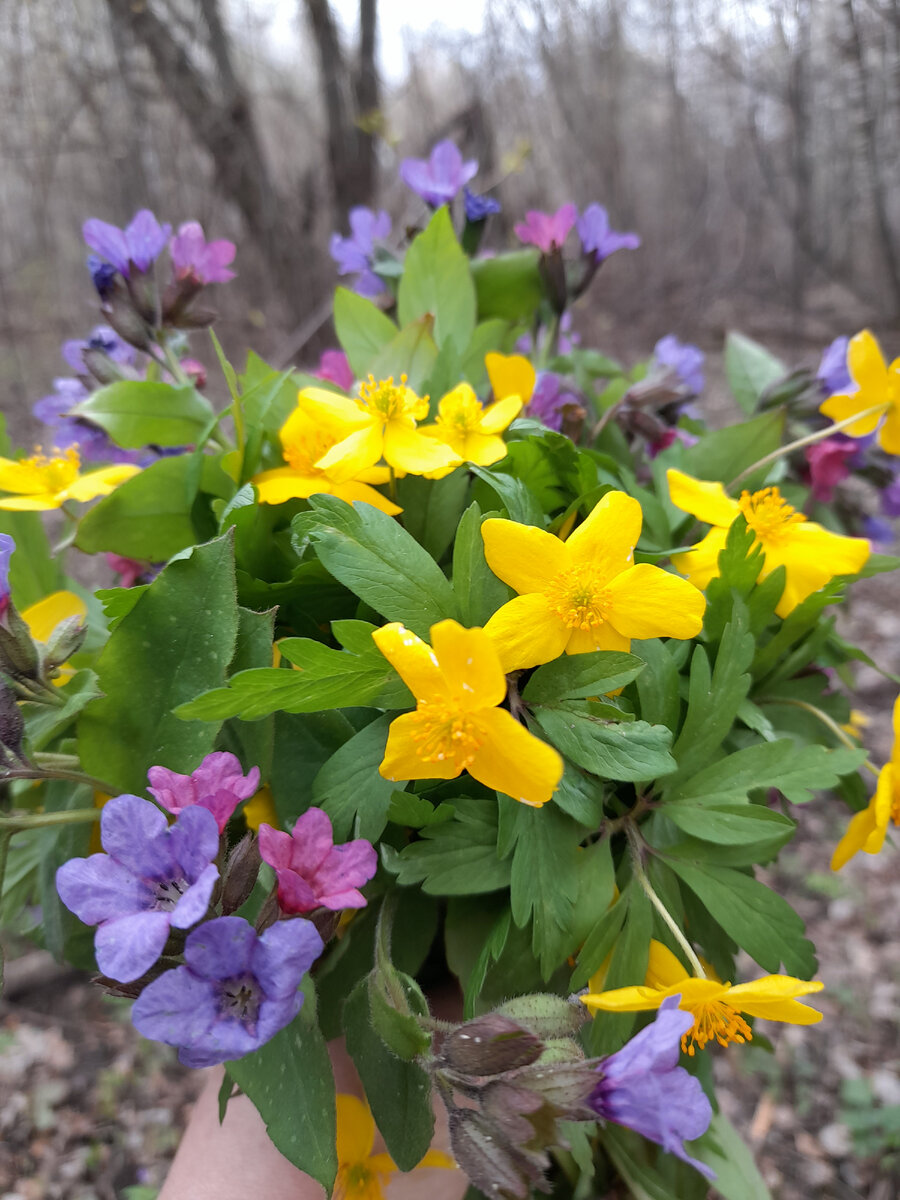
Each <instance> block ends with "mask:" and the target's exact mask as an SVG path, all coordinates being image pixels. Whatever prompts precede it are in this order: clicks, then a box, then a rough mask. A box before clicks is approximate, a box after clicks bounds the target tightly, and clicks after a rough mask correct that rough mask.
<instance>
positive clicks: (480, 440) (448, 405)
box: [422, 383, 523, 475]
mask: <svg viewBox="0 0 900 1200" xmlns="http://www.w3.org/2000/svg"><path fill="white" fill-rule="evenodd" d="M522 403H523V401H522V400H521V399H520V397H519V396H507V397H506V398H505V399H503V400H497V401H495V402H494V403H493V404H491V405H489V406H488V407H487V408H485V407H484V406H483V405H482V403H481V401H480V400H479V399H478V397H477V396H476V395H475V392H474V391H473V390H472V388H471V387H470V386H469V384H467V383H461V384H459V385H458V386H457V387H455V388H454V389H453V391H452V392H448V393H447V395H446V396H444V398H443V399H442V400H441V402H440V403H439V404H438V415H437V420H436V421H435V423H434V425H425V426H423V428H422V433H424V434H426V435H427V436H428V437H433V438H436V439H437V440H438V441H439V442H442V443H443V444H444V445H445V446H449V447H450V448H451V449H452V450H453V451H454V452H455V453H456V454H457V455H458V456H459V458H461V459H462V460H463V462H471V463H475V464H476V465H477V466H479V467H488V466H490V465H491V463H495V462H499V461H500V459H501V458H504V457H505V456H506V442H504V440H503V438H502V437H500V434H501V433H502V431H503V430H504V429H506V427H507V426H508V425H509V424H510V422H511V421H513V420H515V418H516V417H517V416H518V415H519V411H520V410H521V408H522ZM452 470H453V467H445V468H444V470H443V471H441V472H440V474H441V475H446V474H449V472H450V471H452ZM436 474H437V473H436Z"/></svg>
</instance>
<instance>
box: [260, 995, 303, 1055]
mask: <svg viewBox="0 0 900 1200" xmlns="http://www.w3.org/2000/svg"><path fill="white" fill-rule="evenodd" d="M304 999H305V997H304V995H303V993H302V992H300V991H297V992H294V993H293V994H292V995H290V996H288V997H286V998H285V999H283V1000H264V1001H263V1003H262V1004H261V1005H260V1006H259V1019H258V1021H257V1026H256V1038H257V1043H258V1045H260V1046H262V1045H264V1044H265V1043H266V1042H268V1041H270V1040H271V1039H272V1038H273V1037H274V1036H275V1034H276V1033H279V1032H280V1031H281V1030H282V1029H284V1027H285V1025H290V1023H291V1021H293V1019H294V1017H296V1015H297V1013H298V1012H299V1011H300V1009H301V1008H302V1007H303V1001H304Z"/></svg>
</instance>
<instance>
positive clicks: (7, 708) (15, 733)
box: [0, 682, 25, 759]
mask: <svg viewBox="0 0 900 1200" xmlns="http://www.w3.org/2000/svg"><path fill="white" fill-rule="evenodd" d="M24 732H25V721H24V720H23V718H22V711H21V709H20V708H19V706H18V704H17V703H16V698H15V695H14V694H13V692H12V689H11V688H9V687H7V685H6V684H5V683H2V682H0V746H2V747H3V748H4V749H6V750H8V751H10V753H12V754H13V755H14V756H15V757H16V758H19V759H21V757H22V735H23V734H24Z"/></svg>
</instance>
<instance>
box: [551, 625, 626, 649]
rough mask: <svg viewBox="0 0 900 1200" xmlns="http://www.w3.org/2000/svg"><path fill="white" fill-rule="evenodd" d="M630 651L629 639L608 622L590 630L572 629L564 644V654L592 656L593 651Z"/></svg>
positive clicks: (593, 626) (594, 626)
mask: <svg viewBox="0 0 900 1200" xmlns="http://www.w3.org/2000/svg"><path fill="white" fill-rule="evenodd" d="M630 649H631V638H630V637H625V635H624V634H622V633H619V631H618V629H616V628H615V627H614V626H613V625H612V624H611V623H610V622H609V621H604V622H603V624H602V625H592V626H591V627H590V629H573V630H572V631H571V636H570V637H569V640H568V642H567V643H566V654H592V653H593V652H594V651H595V650H623V651H624V652H625V653H626V654H627V653H628V651H629V650H630Z"/></svg>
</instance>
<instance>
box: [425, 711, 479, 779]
mask: <svg viewBox="0 0 900 1200" xmlns="http://www.w3.org/2000/svg"><path fill="white" fill-rule="evenodd" d="M413 715H414V720H415V723H416V725H417V726H418V730H417V732H416V733H414V734H413V735H412V736H413V741H414V742H415V743H416V747H417V753H418V754H419V757H420V758H423V759H424V760H425V761H426V762H440V763H444V762H446V763H452V764H453V765H454V767H457V768H458V769H459V770H460V771H463V770H465V768H466V767H467V766H468V765H469V763H471V762H472V760H473V759H474V758H475V755H476V753H477V752H478V750H479V749H480V748H481V745H482V743H483V741H484V735H483V733H482V732H481V730H480V729H479V727H478V722H477V721H475V720H474V719H473V718H472V717H471V716H470V715H469V713H467V712H466V711H465V710H464V709H463V708H462V707H461V706H460V705H458V704H454V703H453V702H452V701H448V700H420V701H419V702H418V705H417V706H416V712H415V713H414V714H413Z"/></svg>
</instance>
